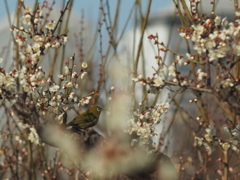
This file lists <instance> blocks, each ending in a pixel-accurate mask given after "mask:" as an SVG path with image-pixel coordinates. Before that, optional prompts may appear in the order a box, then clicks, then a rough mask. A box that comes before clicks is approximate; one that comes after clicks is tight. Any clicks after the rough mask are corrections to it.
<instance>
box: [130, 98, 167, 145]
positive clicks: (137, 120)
mask: <svg viewBox="0 0 240 180" xmlns="http://www.w3.org/2000/svg"><path fill="white" fill-rule="evenodd" d="M169 107H170V105H169V103H168V102H166V103H160V104H156V105H155V106H152V107H146V108H145V110H144V111H141V107H140V108H139V109H138V110H137V111H135V112H134V113H133V118H132V119H130V120H129V122H128V129H127V130H126V132H127V133H129V134H132V133H136V135H137V136H138V141H139V142H144V143H150V142H151V140H152V137H153V136H155V135H157V130H156V128H155V125H157V124H159V123H160V120H161V119H160V117H161V115H162V114H163V113H166V112H167V111H168V109H169Z"/></svg>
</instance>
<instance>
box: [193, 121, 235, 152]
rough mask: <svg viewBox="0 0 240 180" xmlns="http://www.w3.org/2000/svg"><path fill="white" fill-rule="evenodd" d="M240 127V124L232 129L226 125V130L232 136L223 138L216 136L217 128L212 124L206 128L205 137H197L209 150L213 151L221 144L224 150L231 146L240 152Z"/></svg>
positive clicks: (198, 141)
mask: <svg viewBox="0 0 240 180" xmlns="http://www.w3.org/2000/svg"><path fill="white" fill-rule="evenodd" d="M239 128H240V126H239V125H237V126H236V127H235V128H232V129H229V128H228V127H226V126H225V127H224V130H225V131H227V132H228V133H230V137H231V138H229V139H224V140H223V139H222V138H218V137H217V136H216V128H215V127H213V126H211V125H210V126H209V127H207V128H206V129H205V132H206V133H205V135H204V136H203V137H200V136H196V137H195V139H196V140H197V143H198V145H199V146H201V145H203V146H204V147H205V149H206V150H207V151H208V152H213V151H214V150H215V146H216V145H219V146H220V147H221V148H222V149H223V150H228V149H229V148H231V149H232V150H233V151H235V152H240V142H239V135H240V129H239Z"/></svg>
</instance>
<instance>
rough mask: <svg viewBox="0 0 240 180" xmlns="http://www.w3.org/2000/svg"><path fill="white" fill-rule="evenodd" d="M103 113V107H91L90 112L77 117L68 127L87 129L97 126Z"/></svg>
mask: <svg viewBox="0 0 240 180" xmlns="http://www.w3.org/2000/svg"><path fill="white" fill-rule="evenodd" d="M101 111H102V108H101V107H99V106H91V107H90V109H89V110H87V111H86V112H84V113H82V114H80V115H78V116H77V117H75V118H74V119H73V120H72V121H71V122H70V123H68V124H67V126H68V127H70V126H72V127H76V128H78V129H87V128H89V127H92V126H95V125H96V124H97V122H98V119H99V116H100V114H101Z"/></svg>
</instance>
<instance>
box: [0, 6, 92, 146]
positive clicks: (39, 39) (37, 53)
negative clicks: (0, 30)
mask: <svg viewBox="0 0 240 180" xmlns="http://www.w3.org/2000/svg"><path fill="white" fill-rule="evenodd" d="M23 7H24V10H25V12H24V14H23V16H22V27H15V26H12V27H11V29H10V30H11V31H14V32H15V34H16V37H15V41H16V43H17V44H18V46H19V47H20V48H19V59H18V61H17V64H16V68H15V69H13V70H12V71H10V72H9V73H6V72H5V69H4V68H0V99H8V100H13V99H16V100H17V97H18V96H19V95H20V94H21V93H24V94H26V98H25V99H24V100H25V104H26V107H28V106H29V107H30V106H31V107H32V106H34V107H36V109H35V110H36V111H37V114H39V115H41V116H43V117H44V115H46V114H47V113H51V114H53V115H54V116H55V117H56V119H61V118H62V116H63V114H64V112H66V111H68V110H70V109H72V108H74V105H75V104H76V105H79V106H80V105H82V106H84V105H86V104H88V103H89V102H90V100H91V98H92V95H94V94H95V92H94V93H90V94H89V95H87V96H85V97H81V98H80V97H79V96H78V95H77V94H76V90H77V89H78V88H79V78H78V77H80V79H84V77H85V76H86V75H87V67H88V64H87V63H86V62H82V68H79V71H77V72H75V71H74V70H75V69H76V66H77V65H76V64H75V63H74V62H75V61H74V60H75V56H72V57H70V58H69V59H68V60H67V61H66V62H65V67H63V74H60V75H58V77H59V79H58V81H56V80H54V79H53V77H52V76H51V75H50V76H49V77H47V76H46V73H45V71H44V69H43V67H42V66H40V62H39V61H40V59H41V57H42V56H43V55H44V54H45V52H46V51H47V50H50V49H56V48H59V47H61V46H63V45H65V43H66V42H67V34H57V35H56V32H55V30H56V29H57V24H58V23H56V21H54V20H52V21H51V22H48V23H46V25H44V24H45V21H44V20H45V18H44V16H43V8H46V7H48V1H44V3H43V5H42V6H38V7H37V9H36V11H35V10H34V11H33V10H32V9H31V8H29V7H27V6H23ZM62 13H63V12H62ZM59 21H61V20H59ZM15 114H16V113H15ZM16 115H17V114H16ZM21 118H22V117H18V122H19V123H20V125H23V123H22V122H24V124H25V125H24V129H26V128H27V129H28V130H29V132H30V133H29V135H28V138H29V140H30V141H32V142H34V143H35V144H41V143H40V140H39V137H38V134H37V132H36V128H35V127H34V123H31V122H30V121H29V120H25V119H21ZM25 118H26V117H25ZM44 120H47V118H46V119H44ZM16 140H17V141H19V142H22V141H21V138H16Z"/></svg>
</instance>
